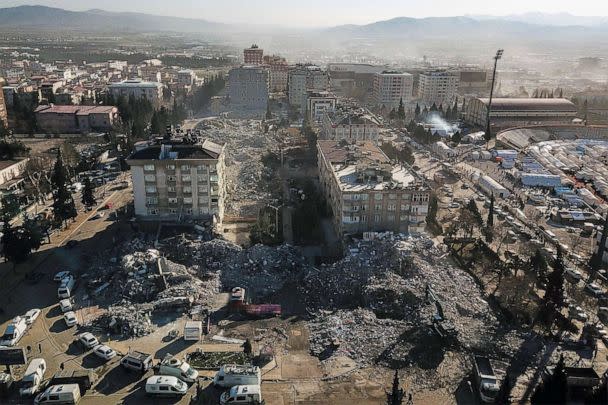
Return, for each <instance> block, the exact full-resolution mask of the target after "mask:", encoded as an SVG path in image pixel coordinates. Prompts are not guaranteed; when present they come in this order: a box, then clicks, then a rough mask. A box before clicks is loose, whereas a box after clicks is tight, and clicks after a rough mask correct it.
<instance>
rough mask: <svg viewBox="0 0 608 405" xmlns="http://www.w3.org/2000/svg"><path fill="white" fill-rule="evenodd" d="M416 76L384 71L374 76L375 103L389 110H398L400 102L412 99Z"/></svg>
mask: <svg viewBox="0 0 608 405" xmlns="http://www.w3.org/2000/svg"><path fill="white" fill-rule="evenodd" d="M413 88H414V76H412V75H411V74H409V73H399V72H389V71H384V72H380V73H376V74H374V87H373V95H374V102H375V103H376V104H377V105H379V106H384V107H386V108H388V109H392V108H397V107H398V106H399V101H400V100H401V99H403V102H404V103H405V102H407V101H409V100H411V98H412V91H413Z"/></svg>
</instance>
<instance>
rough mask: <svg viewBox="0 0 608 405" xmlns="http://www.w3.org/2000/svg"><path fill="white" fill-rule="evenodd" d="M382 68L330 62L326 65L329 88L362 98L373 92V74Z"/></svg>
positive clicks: (343, 94) (337, 93)
mask: <svg viewBox="0 0 608 405" xmlns="http://www.w3.org/2000/svg"><path fill="white" fill-rule="evenodd" d="M382 70H384V68H383V67H382V66H375V65H369V64H365V63H330V64H329V65H327V73H328V74H329V79H330V84H331V87H330V89H331V91H332V92H333V93H334V94H336V95H339V96H342V97H353V98H356V99H358V100H364V99H365V98H366V97H367V96H368V95H370V94H372V93H373V89H374V76H375V74H376V73H380V72H382ZM410 95H411V92H410Z"/></svg>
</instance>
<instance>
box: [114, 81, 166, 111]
mask: <svg viewBox="0 0 608 405" xmlns="http://www.w3.org/2000/svg"><path fill="white" fill-rule="evenodd" d="M108 92H109V93H110V94H112V95H113V96H114V97H115V98H118V97H121V96H122V97H126V98H129V97H130V96H133V97H135V98H137V99H139V98H142V97H143V98H145V99H147V100H149V101H150V102H151V103H152V104H154V105H155V106H158V105H160V103H161V100H162V99H163V85H162V84H161V83H158V82H144V81H141V80H125V81H123V82H120V83H114V84H111V85H110V86H108Z"/></svg>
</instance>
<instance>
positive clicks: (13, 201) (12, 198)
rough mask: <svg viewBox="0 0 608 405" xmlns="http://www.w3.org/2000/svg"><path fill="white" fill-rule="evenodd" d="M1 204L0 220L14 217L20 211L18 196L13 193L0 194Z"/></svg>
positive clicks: (3, 220) (4, 220)
mask: <svg viewBox="0 0 608 405" xmlns="http://www.w3.org/2000/svg"><path fill="white" fill-rule="evenodd" d="M0 204H2V206H1V207H0V220H1V221H2V222H8V221H10V220H12V219H13V218H15V217H16V216H17V215H18V214H19V212H20V211H21V204H20V203H19V198H17V196H16V195H14V194H5V195H3V196H2V199H1V201H0Z"/></svg>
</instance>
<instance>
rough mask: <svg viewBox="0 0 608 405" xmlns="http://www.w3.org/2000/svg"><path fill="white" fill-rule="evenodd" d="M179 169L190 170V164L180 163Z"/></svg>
mask: <svg viewBox="0 0 608 405" xmlns="http://www.w3.org/2000/svg"><path fill="white" fill-rule="evenodd" d="M181 169H182V171H187V170H190V165H182V167H181Z"/></svg>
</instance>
